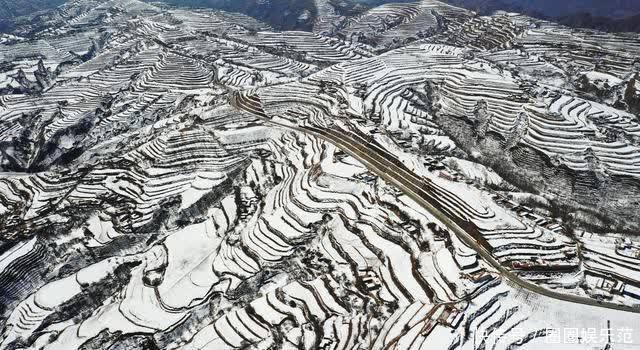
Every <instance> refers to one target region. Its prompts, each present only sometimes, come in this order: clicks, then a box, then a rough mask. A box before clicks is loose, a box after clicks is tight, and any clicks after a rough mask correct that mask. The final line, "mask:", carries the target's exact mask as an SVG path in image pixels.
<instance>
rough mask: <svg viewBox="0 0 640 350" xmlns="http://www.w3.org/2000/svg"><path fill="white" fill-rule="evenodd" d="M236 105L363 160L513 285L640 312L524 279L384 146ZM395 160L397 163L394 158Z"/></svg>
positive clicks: (251, 103)
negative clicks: (444, 209) (434, 201)
mask: <svg viewBox="0 0 640 350" xmlns="http://www.w3.org/2000/svg"><path fill="white" fill-rule="evenodd" d="M234 102H235V103H237V104H236V106H237V107H238V108H240V109H243V110H245V111H247V112H249V113H252V114H254V115H256V116H258V117H260V118H261V119H263V120H266V121H267V122H269V123H271V124H273V125H276V126H279V127H283V128H287V129H292V130H296V131H300V132H303V133H308V134H311V135H314V136H316V137H319V138H321V139H323V140H325V141H328V142H330V143H332V144H334V145H335V146H337V147H339V148H340V149H342V150H343V151H345V152H347V153H348V154H349V155H351V156H352V157H354V158H356V159H358V160H359V161H360V162H362V163H363V164H364V165H365V166H366V167H367V168H368V169H369V170H371V171H372V172H374V173H376V174H377V175H378V176H380V177H382V178H383V179H385V180H386V181H388V182H389V183H392V184H394V185H395V186H397V187H398V188H400V189H401V190H402V191H403V192H404V193H405V194H406V195H407V196H409V197H410V198H411V199H413V200H414V201H416V202H417V203H418V204H420V205H422V206H423V207H424V208H425V209H426V210H428V211H429V212H430V213H431V214H432V215H433V216H434V217H436V218H437V219H438V220H440V222H442V223H443V224H444V225H445V226H447V228H448V229H449V230H451V231H452V232H453V233H454V234H455V235H456V236H457V237H458V238H459V239H460V240H461V241H463V242H464V243H465V244H466V245H468V246H469V247H471V248H472V249H473V250H475V251H476V252H477V253H478V254H479V255H480V256H481V257H482V258H483V259H484V260H485V261H486V262H487V263H489V264H490V265H491V266H493V268H495V269H496V270H498V272H499V273H500V274H501V275H502V276H504V277H506V279H507V281H508V282H510V284H511V285H515V286H517V287H520V288H523V289H526V290H528V291H531V292H533V293H536V294H540V295H544V296H546V297H549V298H553V299H558V300H562V301H567V302H571V303H576V304H583V305H589V306H594V307H600V308H605V309H611V310H618V311H625V312H631V313H640V305H638V306H635V307H634V306H628V305H623V304H618V303H612V302H607V301H597V300H594V299H591V298H587V297H581V296H577V295H572V294H565V293H558V292H556V291H553V290H550V289H547V288H544V287H542V286H539V285H537V284H535V283H533V282H530V281H528V280H526V279H524V278H521V277H520V276H518V275H517V274H516V273H514V272H513V271H511V270H509V269H508V268H506V267H505V266H503V265H502V264H501V263H500V262H499V261H498V260H496V258H495V257H494V256H493V254H491V252H490V251H489V250H487V248H485V247H484V246H483V245H482V244H480V243H479V242H478V241H477V240H476V239H474V238H473V236H472V235H471V234H469V232H467V231H466V230H464V229H463V228H462V227H460V225H458V224H457V223H456V222H455V221H454V220H452V219H451V218H450V217H449V216H447V215H445V214H444V213H443V212H442V211H441V210H440V209H438V208H436V207H435V206H434V205H432V204H431V203H429V201H427V200H426V199H425V198H429V197H430V195H429V193H427V192H425V190H424V187H428V186H427V184H426V183H425V182H424V180H423V179H422V178H421V177H419V176H418V175H416V174H415V173H413V172H411V171H409V170H407V169H406V168H405V167H404V166H400V165H398V164H401V163H399V160H398V159H397V158H396V157H394V156H393V155H391V154H390V153H389V152H388V151H386V150H383V149H381V148H380V147H377V146H375V145H374V146H373V147H368V146H367V145H368V144H370V143H371V142H370V141H369V140H366V139H364V138H362V137H361V136H358V135H356V134H354V133H351V132H348V131H338V130H335V129H319V128H314V127H299V126H295V125H286V124H282V123H278V122H274V121H273V120H272V119H271V118H270V117H269V116H267V115H266V113H265V112H264V110H263V109H262V106H261V105H260V102H259V100H258V99H256V98H255V97H254V98H251V99H249V100H246V99H245V100H243V101H237V100H236V101H234ZM390 159H393V160H395V161H396V162H393V161H391V160H390Z"/></svg>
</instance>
